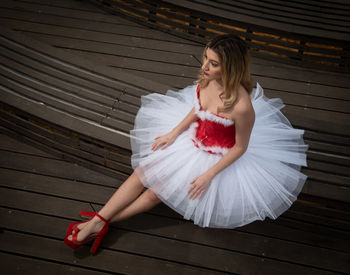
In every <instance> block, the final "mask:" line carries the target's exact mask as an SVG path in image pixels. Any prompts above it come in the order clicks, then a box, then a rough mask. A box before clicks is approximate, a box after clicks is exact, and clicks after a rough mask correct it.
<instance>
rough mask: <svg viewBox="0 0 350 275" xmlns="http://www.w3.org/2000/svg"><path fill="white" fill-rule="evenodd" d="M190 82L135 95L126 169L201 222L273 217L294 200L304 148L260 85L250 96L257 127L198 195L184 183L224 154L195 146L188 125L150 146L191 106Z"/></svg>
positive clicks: (229, 223) (223, 224)
mask: <svg viewBox="0 0 350 275" xmlns="http://www.w3.org/2000/svg"><path fill="white" fill-rule="evenodd" d="M195 88H196V85H191V86H188V87H186V88H184V89H182V90H180V91H178V92H176V91H172V90H168V91H167V94H166V95H161V94H149V95H147V96H143V97H141V103H142V105H141V108H140V110H139V112H138V113H137V116H136V118H135V126H134V129H133V130H132V131H131V132H130V134H131V147H132V158H131V161H132V167H133V168H134V169H135V172H136V174H137V175H138V176H139V178H140V179H141V181H142V183H143V184H144V186H145V187H147V188H150V189H151V190H152V191H153V192H154V193H155V194H156V195H157V196H158V197H159V198H160V199H161V200H162V201H163V202H164V203H165V204H166V205H168V206H169V207H170V208H172V209H173V210H175V211H176V212H178V213H180V214H181V215H182V216H183V217H184V218H185V219H188V220H189V219H191V220H193V221H194V223H195V224H196V225H199V226H201V227H216V228H235V227H239V226H243V225H245V224H248V223H251V222H253V221H255V220H264V219H265V218H266V216H267V217H269V218H271V219H276V218H277V217H278V216H279V215H281V214H282V213H283V212H284V211H286V210H287V209H288V208H289V207H290V206H291V205H292V203H293V202H294V201H295V200H296V199H297V196H298V194H299V193H300V191H301V189H302V187H303V185H304V183H305V180H306V175H304V174H303V173H301V172H300V168H301V166H306V165H307V164H306V154H305V152H306V150H307V148H308V145H306V144H305V143H304V141H303V137H302V136H303V133H304V131H303V130H300V129H294V128H293V127H292V126H291V124H290V122H289V121H288V120H287V118H286V117H285V116H284V115H283V114H282V113H281V112H280V109H281V108H283V106H284V105H283V103H282V101H281V99H279V98H274V99H268V98H267V97H265V96H264V93H263V89H262V88H261V86H260V85H259V84H257V88H255V89H254V90H253V92H252V94H251V100H252V104H253V107H254V111H255V124H254V127H253V130H252V133H251V137H250V141H249V146H248V149H247V151H246V152H245V153H244V154H243V155H242V156H241V157H240V158H239V159H237V160H236V161H235V162H234V163H232V164H231V165H230V166H228V167H227V168H225V169H224V170H222V171H221V172H220V173H219V174H217V175H216V176H215V177H214V179H213V180H212V182H211V184H210V185H209V187H208V189H207V190H206V192H205V194H204V195H203V196H202V198H201V199H198V198H196V199H195V200H191V199H189V194H188V190H189V188H190V182H191V181H192V180H193V179H194V178H196V177H198V176H200V175H201V174H203V173H204V172H206V171H207V170H208V169H209V168H210V167H212V166H213V165H214V164H215V163H217V162H218V161H219V160H220V158H221V157H222V155H220V154H211V153H208V152H205V151H201V150H200V149H199V148H197V147H195V145H194V143H193V142H192V140H191V136H190V133H189V131H188V130H186V131H184V132H183V133H182V134H181V135H179V136H178V137H177V139H176V140H175V142H174V143H173V144H172V145H170V146H169V147H168V148H166V149H165V150H160V149H158V150H157V151H152V150H151V146H152V144H153V143H154V138H155V137H157V136H160V135H164V134H166V133H168V132H169V131H171V130H172V129H173V128H174V127H175V126H176V125H177V124H178V123H180V122H181V121H182V120H183V119H184V117H185V116H186V115H187V114H188V112H189V111H190V110H191V109H192V107H193V104H194V96H195V94H196V92H195Z"/></svg>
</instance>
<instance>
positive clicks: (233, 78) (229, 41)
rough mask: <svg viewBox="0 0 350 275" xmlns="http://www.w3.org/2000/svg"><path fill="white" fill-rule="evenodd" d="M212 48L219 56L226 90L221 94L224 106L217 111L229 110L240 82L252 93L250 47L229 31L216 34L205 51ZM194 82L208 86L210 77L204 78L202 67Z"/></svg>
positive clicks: (236, 94)
mask: <svg viewBox="0 0 350 275" xmlns="http://www.w3.org/2000/svg"><path fill="white" fill-rule="evenodd" d="M208 48H210V49H211V50H213V51H214V52H215V53H216V54H217V55H218V57H219V62H220V66H221V77H222V82H223V88H224V91H223V92H222V93H221V94H220V98H221V99H222V101H223V103H224V106H223V107H218V110H217V113H220V112H222V111H228V110H229V109H231V108H232V106H233V104H234V103H235V101H236V100H237V97H238V89H239V86H240V84H241V85H242V86H243V87H244V88H245V89H246V90H247V91H248V93H249V94H250V93H251V92H252V90H253V83H252V80H251V75H250V55H249V52H248V47H247V45H246V43H245V41H243V40H242V39H241V38H240V37H239V36H237V35H235V34H232V33H229V34H221V35H217V36H215V37H214V38H213V39H211V40H210V41H209V42H208V43H207V45H206V46H205V49H204V51H203V56H202V58H204V54H205V52H206V50H207V49H208ZM194 83H199V85H200V87H203V88H205V87H206V86H208V84H209V81H208V79H206V78H204V76H203V72H202V69H200V71H199V74H198V79H197V80H196V81H194Z"/></svg>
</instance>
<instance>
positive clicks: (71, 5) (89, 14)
mask: <svg viewBox="0 0 350 275" xmlns="http://www.w3.org/2000/svg"><path fill="white" fill-rule="evenodd" d="M0 7H1V8H3V9H8V10H15V11H18V12H27V13H29V12H31V13H34V14H37V15H38V16H40V15H42V14H43V15H51V16H61V17H62V18H67V19H68V18H74V19H79V20H81V21H83V20H90V21H91V20H93V21H95V22H105V23H110V24H124V25H132V26H138V27H140V28H142V27H143V26H142V25H138V24H136V23H134V22H129V21H128V20H125V19H123V18H117V17H113V16H110V15H109V14H108V13H106V12H104V11H103V10H102V9H99V8H96V6H94V5H91V3H88V2H85V3H84V4H82V3H79V1H67V0H62V1H55V2H53V1H52V0H50V2H48V1H42V0H33V1H30V2H27V1H11V0H4V1H1V4H0Z"/></svg>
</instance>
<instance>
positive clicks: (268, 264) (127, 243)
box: [8, 211, 343, 274]
mask: <svg viewBox="0 0 350 275" xmlns="http://www.w3.org/2000/svg"><path fill="white" fill-rule="evenodd" d="M16 212H17V211H16ZM16 212H15V213H14V212H12V211H11V215H16ZM25 215H26V216H28V213H26V214H25ZM12 219H13V216H12ZM17 220H20V221H22V223H18V221H17ZM27 221H28V220H27ZM27 221H26V219H15V220H14V221H13V222H11V221H10V222H9V224H10V225H8V226H9V227H10V228H11V225H12V224H13V225H15V226H16V228H15V229H16V230H21V231H23V230H24V228H23V226H24V227H25V230H26V231H28V230H29V231H32V230H33V229H30V228H28V226H30V227H32V225H33V223H28V222H27ZM21 224H23V225H21ZM43 224H52V226H53V227H54V228H50V227H45V226H40V222H39V221H38V222H37V223H35V228H34V232H35V233H36V234H50V235H51V234H53V233H55V232H57V230H61V228H60V227H58V226H57V225H58V224H60V223H57V222H48V221H45V222H43ZM174 225H175V226H177V225H176V224H174ZM18 226H21V227H22V228H19V227H18ZM141 228H142V227H141ZM43 230H44V232H45V233H44V232H43ZM156 230H158V231H159V230H163V229H161V228H156ZM148 231H149V230H148ZM167 231H168V230H167ZM171 231H172V232H174V231H173V229H172V230H171ZM203 231H204V230H203ZM205 231H208V230H205ZM214 231H217V230H214ZM224 231H225V230H224ZM226 231H228V230H226ZM41 232H43V233H41ZM46 232H47V233H46ZM111 233H112V232H111ZM197 233H199V232H197ZM110 235H111V234H110ZM110 235H109V236H110ZM196 235H197V234H196ZM206 235H207V237H209V236H208V234H206ZM215 235H217V234H215ZM109 236H108V237H109ZM147 236H150V235H149V234H147V235H146V240H147V239H151V236H150V237H149V238H148V237H147ZM108 237H107V239H106V241H105V244H106V246H108V245H109V244H110V243H111V242H114V241H113V240H115V239H114V238H113V239H112V240H108ZM131 237H132V236H131ZM247 237H248V236H247ZM132 239H133V240H134V241H136V242H137V241H138V238H135V237H132ZM142 239H144V237H143V238H142ZM118 240H119V241H118V244H117V247H118V250H120V249H122V250H123V248H125V246H126V247H128V249H132V246H130V243H132V242H130V240H128V239H125V238H121V237H118ZM162 240H163V239H160V240H159V241H160V243H159V244H161V242H162ZM164 241H165V240H164ZM148 243H153V244H154V243H156V242H154V241H151V242H150V241H148ZM265 243H266V242H265ZM146 244H147V241H146V243H144V245H137V249H138V250H140V247H144V248H146V250H149V249H147V245H146ZM176 245H177V242H176V241H173V244H172V245H171V247H175V246H176ZM270 245H272V244H271V243H270ZM112 246H113V244H112ZM192 246H194V247H192V249H193V250H192V249H191V251H193V254H192V253H191V256H192V264H193V261H194V260H195V259H194V258H193V257H195V256H196V252H195V251H196V250H195V246H196V245H192ZM168 247H169V245H161V246H160V247H158V246H157V247H156V248H157V249H155V251H158V253H159V252H161V251H159V250H160V248H163V249H168ZM282 247H284V249H286V247H285V245H284V246H282ZM112 248H113V247H112ZM109 249H110V248H108V250H109ZM203 249H205V247H201V249H200V251H203ZM305 249H306V248H305ZM143 250H144V249H143ZM105 251H107V250H106V249H105V250H103V252H101V253H99V255H102V254H103V253H104V252H105ZM180 251H183V249H180ZM204 251H205V250H204ZM301 251H304V250H301ZM33 252H34V251H33ZM140 252H141V251H139V253H140ZM174 252H175V251H174ZM328 252H329V253H331V254H333V253H334V252H331V251H328ZM21 253H23V252H21ZM34 253H36V252H34ZM146 253H147V255H149V253H150V252H149V251H147V252H146ZM153 253H154V252H153ZM169 253H172V251H169V250H168V253H167V255H169ZM225 253H228V252H225ZM181 254H183V253H181ZM181 254H180V255H181ZM208 254H209V253H208ZM211 254H212V253H210V255H211ZM217 254H218V253H215V255H217ZM240 254H241V253H240ZM331 254H327V255H328V259H331V256H330V255H331ZM163 255H164V253H163ZM177 255H178V256H177V258H178V257H179V254H177ZM286 255H287V254H286ZM288 255H289V256H290V253H288ZM311 255H314V254H311ZM169 256H170V257H171V259H172V260H174V257H173V256H171V255H169ZM222 256H223V255H222ZM263 256H265V257H266V256H268V257H269V258H270V259H271V258H273V256H272V255H265V254H263ZM318 256H320V255H318ZM163 257H164V256H163ZM180 257H181V256H180ZM265 257H264V258H265ZM244 258H246V260H245V262H246V264H245V265H244V266H246V267H249V268H250V270H251V268H252V266H253V265H254V258H251V257H250V258H251V260H249V257H248V258H247V257H239V258H237V260H236V261H235V262H237V261H238V260H239V262H242V261H244ZM303 258H305V257H303ZM315 258H316V255H315ZM231 259H232V256H231ZM336 259H338V261H340V262H342V261H343V259H342V258H340V259H339V258H336ZM199 260H201V262H202V263H203V261H202V260H203V254H199ZM247 260H248V261H249V262H247ZM257 260H258V259H257ZM309 260H310V259H309ZM318 260H319V259H318ZM177 261H179V260H178V259H177ZM215 261H216V262H217V259H215ZM215 261H213V263H214V262H215ZM211 262H212V261H211ZM226 262H228V261H226ZM289 262H290V261H289ZM248 263H250V265H248ZM257 263H260V264H261V262H260V261H257ZM216 264H218V263H216ZM278 264H281V261H280V260H279V261H278V262H272V261H271V262H270V261H269V260H267V261H266V262H265V261H264V268H266V269H267V270H270V271H269V272H271V268H272V266H274V268H276V266H278ZM333 264H334V263H333V261H332V264H329V262H328V267H327V269H329V268H330V266H332V265H333ZM255 265H256V264H255ZM283 265H286V262H283ZM287 265H288V264H287ZM219 266H222V264H221V263H220V264H219ZM233 267H235V268H237V264H234V265H233ZM282 267H283V266H281V267H279V268H282ZM285 267H286V266H284V268H285ZM256 268H258V267H255V268H254V269H256ZM290 268H292V269H293V270H294V272H296V271H299V268H300V266H297V265H296V264H295V263H294V265H291V266H290ZM295 268H297V270H295ZM308 268H309V269H310V272H313V271H314V270H313V269H314V268H315V267H313V266H312V265H311V266H310V265H308ZM324 268H325V267H324V266H323V267H321V270H322V269H324ZM337 268H339V267H337ZM317 269H318V271H319V269H320V267H317ZM241 272H242V271H241ZM291 274H292V273H291ZM315 274H317V273H315Z"/></svg>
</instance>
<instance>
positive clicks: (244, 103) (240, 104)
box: [231, 85, 255, 120]
mask: <svg viewBox="0 0 350 275" xmlns="http://www.w3.org/2000/svg"><path fill="white" fill-rule="evenodd" d="M231 115H232V117H233V118H234V119H237V118H240V117H242V116H243V117H245V118H246V119H253V120H254V118H255V112H254V108H253V105H252V102H251V99H250V96H249V94H248V92H247V90H246V89H245V88H244V87H243V86H242V85H240V88H239V90H238V98H237V101H236V102H235V104H234V108H233V110H232V113H231Z"/></svg>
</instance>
